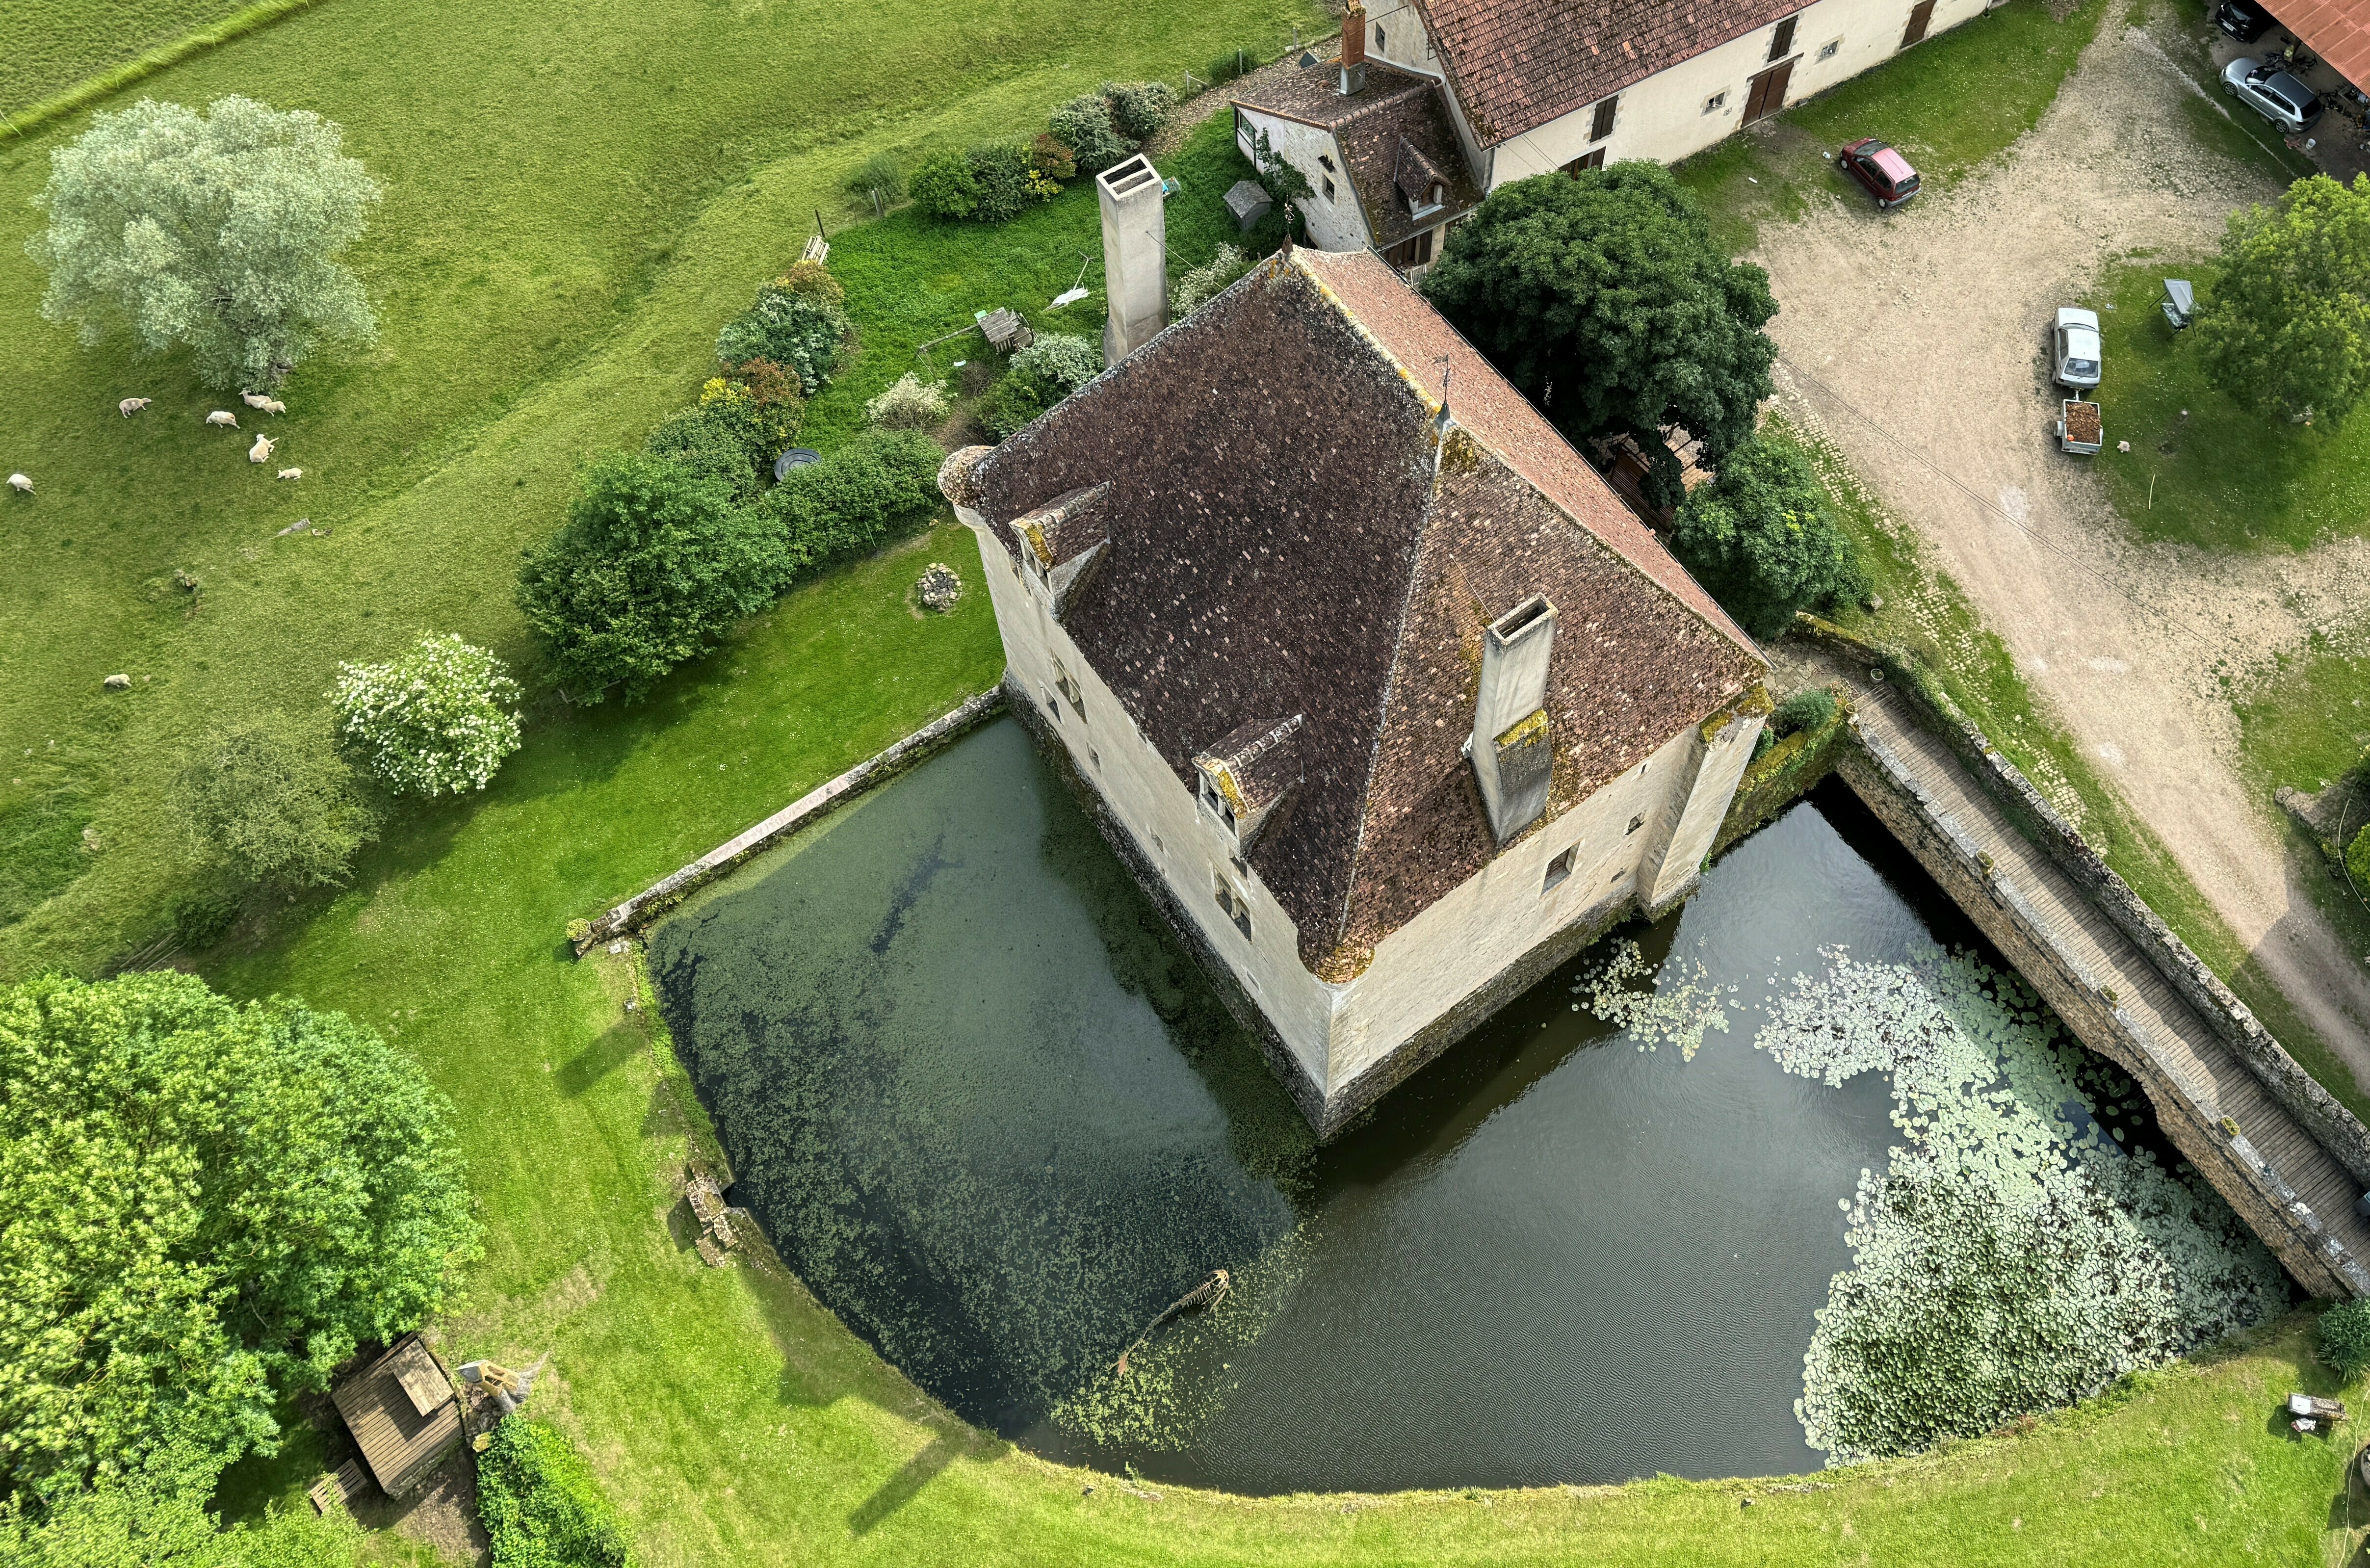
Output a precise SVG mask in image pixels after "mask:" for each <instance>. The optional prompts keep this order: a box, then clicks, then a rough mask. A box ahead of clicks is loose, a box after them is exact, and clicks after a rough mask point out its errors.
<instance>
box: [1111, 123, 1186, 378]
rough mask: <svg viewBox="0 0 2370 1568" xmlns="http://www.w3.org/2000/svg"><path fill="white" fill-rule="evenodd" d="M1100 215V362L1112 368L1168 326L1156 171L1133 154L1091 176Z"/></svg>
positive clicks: (1163, 214) (1163, 210)
mask: <svg viewBox="0 0 2370 1568" xmlns="http://www.w3.org/2000/svg"><path fill="white" fill-rule="evenodd" d="M1095 195H1096V197H1097V199H1098V200H1099V202H1100V203H1101V206H1102V213H1103V293H1104V294H1105V295H1106V296H1108V297H1109V299H1110V320H1109V321H1107V322H1105V323H1104V324H1103V363H1105V364H1117V363H1119V362H1120V361H1122V360H1123V359H1125V358H1127V356H1128V355H1130V354H1132V353H1133V352H1135V351H1136V350H1138V349H1140V348H1142V347H1143V346H1144V345H1145V344H1146V343H1148V342H1150V341H1151V340H1153V338H1154V336H1155V335H1156V334H1157V333H1158V332H1159V330H1160V329H1162V328H1164V327H1166V326H1168V202H1167V201H1166V200H1165V199H1164V198H1163V197H1162V195H1161V193H1160V171H1159V170H1158V169H1156V168H1155V167H1152V160H1151V159H1149V158H1147V157H1145V156H1144V155H1143V154H1141V153H1138V154H1137V155H1136V156H1133V157H1132V158H1129V159H1128V160H1127V161H1126V162H1124V163H1122V164H1118V165H1115V166H1113V167H1110V168H1107V169H1105V170H1103V172H1102V173H1100V174H1099V175H1097V176H1095Z"/></svg>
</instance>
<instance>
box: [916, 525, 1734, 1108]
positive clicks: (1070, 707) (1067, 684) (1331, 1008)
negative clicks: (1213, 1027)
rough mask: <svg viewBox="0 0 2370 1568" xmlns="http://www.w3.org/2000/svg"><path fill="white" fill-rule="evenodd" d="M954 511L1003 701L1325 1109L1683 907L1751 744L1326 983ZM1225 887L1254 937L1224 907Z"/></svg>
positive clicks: (1507, 868)
mask: <svg viewBox="0 0 2370 1568" xmlns="http://www.w3.org/2000/svg"><path fill="white" fill-rule="evenodd" d="M955 510H956V513H957V515H958V516H959V517H960V518H961V520H962V521H963V522H964V523H965V524H966V525H969V526H970V527H971V528H972V530H973V531H974V533H975V534H976V535H977V536H978V537H979V541H980V557H981V561H982V564H983V568H984V571H983V575H984V577H985V578H986V580H987V585H988V594H989V596H990V598H991V600H992V601H993V603H994V604H995V619H996V626H997V628H998V629H999V630H1000V631H1001V633H1002V634H1003V639H1004V651H1005V658H1006V661H1007V685H1008V686H1012V687H1017V688H1018V691H1019V692H1020V693H1021V694H1023V695H1025V696H1026V698H1028V699H1029V700H1030V701H1031V702H1033V703H1034V705H1035V706H1036V708H1037V709H1038V711H1039V712H1040V713H1041V714H1043V715H1045V716H1046V720H1047V721H1046V723H1045V724H1044V725H1043V728H1045V729H1047V730H1049V731H1051V732H1053V734H1055V735H1057V736H1059V737H1060V739H1061V741H1062V743H1063V744H1064V747H1065V748H1066V749H1067V751H1068V753H1069V755H1070V758H1071V761H1072V764H1073V766H1074V767H1075V768H1076V772H1077V773H1078V775H1079V777H1080V778H1084V779H1085V780H1087V783H1088V784H1090V785H1091V786H1092V787H1093V789H1094V790H1096V791H1097V793H1098V794H1099V796H1100V797H1101V799H1102V801H1103V802H1104V805H1105V807H1106V808H1107V809H1108V811H1109V812H1110V815H1111V817H1112V818H1113V819H1115V820H1116V822H1117V823H1118V824H1119V825H1120V826H1121V827H1122V829H1123V830H1124V831H1125V832H1126V834H1127V835H1128V836H1129V837H1130V838H1131V839H1132V840H1133V843H1134V846H1135V849H1136V852H1137V854H1138V856H1139V857H1140V859H1141V860H1142V862H1143V863H1145V864H1147V865H1149V866H1150V867H1152V868H1153V870H1155V871H1156V873H1157V875H1158V876H1159V877H1160V879H1161V881H1162V882H1165V883H1166V884H1167V886H1168V890H1169V892H1170V894H1171V895H1172V896H1173V899H1174V901H1175V904H1176V905H1177V906H1178V907H1179V908H1180V909H1181V910H1182V911H1183V913H1184V917H1186V918H1187V919H1189V920H1191V921H1192V922H1193V923H1194V925H1195V926H1196V928H1198V929H1199V931H1200V934H1201V936H1202V940H1203V942H1204V944H1205V946H1206V948H1207V949H1208V951H1210V952H1211V953H1213V954H1214V955H1216V957H1217V959H1218V960H1219V962H1221V963H1224V964H1225V965H1226V967H1227V969H1228V971H1229V973H1230V974H1232V975H1233V977H1234V978H1235V980H1236V981H1237V984H1238V985H1240V986H1241V987H1242V989H1243V991H1244V992H1245V993H1246V994H1247V995H1248V997H1249V998H1250V999H1251V1000H1252V1002H1253V1003H1254V1004H1255V1005H1256V1006H1257V1007H1258V1008H1259V1009H1260V1011H1261V1013H1263V1014H1264V1015H1265V1017H1266V1018H1267V1020H1268V1021H1269V1023H1270V1024H1271V1027H1272V1028H1273V1029H1274V1031H1275V1032H1276V1034H1277V1035H1278V1036H1279V1037H1280V1038H1281V1040H1282V1042H1283V1046H1284V1048H1285V1049H1286V1050H1287V1051H1288V1052H1289V1053H1290V1054H1291V1055H1292V1057H1293V1059H1294V1061H1295V1062H1296V1063H1297V1064H1298V1065H1299V1067H1300V1069H1301V1071H1302V1072H1303V1073H1304V1074H1305V1075H1306V1078H1307V1080H1308V1082H1309V1083H1310V1084H1311V1085H1312V1086H1313V1087H1314V1088H1315V1089H1316V1090H1317V1092H1318V1093H1319V1094H1320V1095H1321V1096H1322V1097H1323V1099H1324V1101H1325V1102H1326V1104H1327V1105H1328V1106H1329V1107H1330V1106H1333V1105H1336V1104H1340V1103H1341V1102H1343V1101H1349V1100H1352V1099H1353V1098H1361V1097H1362V1096H1361V1094H1360V1091H1361V1090H1362V1089H1363V1086H1362V1084H1361V1082H1360V1080H1361V1078H1363V1077H1364V1076H1365V1075H1367V1074H1368V1073H1370V1072H1372V1071H1373V1070H1374V1069H1375V1067H1376V1066H1379V1065H1381V1064H1383V1063H1384V1062H1385V1061H1386V1059H1387V1058H1389V1057H1390V1056H1391V1055H1392V1054H1393V1053H1394V1052H1396V1051H1398V1049H1399V1048H1400V1047H1401V1046H1403V1045H1405V1044H1407V1043H1409V1041H1411V1040H1413V1039H1414V1038H1415V1037H1416V1036H1417V1035H1419V1034H1420V1033H1421V1032H1423V1031H1424V1030H1426V1029H1427V1028H1428V1027H1429V1026H1431V1025H1432V1024H1433V1023H1435V1022H1436V1021H1437V1020H1440V1019H1441V1018H1442V1017H1443V1016H1444V1014H1448V1013H1450V1012H1452V1011H1453V1010H1454V1009H1455V1007H1456V1005H1457V1004H1458V1003H1459V1002H1461V1001H1463V1000H1465V999H1466V998H1467V997H1471V996H1473V995H1474V994H1475V993H1476V992H1478V991H1480V990H1481V989H1483V988H1484V987H1485V986H1489V984H1490V982H1491V981H1493V980H1494V979H1496V978H1497V977H1498V976H1499V975H1500V974H1502V973H1503V972H1504V971H1506V970H1507V969H1508V968H1509V967H1510V966H1512V965H1513V964H1514V963H1517V961H1519V960H1521V959H1522V958H1523V957H1524V955H1525V954H1528V953H1530V952H1532V951H1534V950H1535V949H1536V948H1538V947H1539V946H1540V945H1541V944H1542V943H1545V942H1547V940H1550V939H1551V938H1553V937H1555V936H1556V935H1557V934H1558V933H1559V932H1561V931H1564V930H1566V929H1567V928H1570V927H1572V926H1574V925H1575V924H1585V925H1587V926H1591V927H1596V926H1601V925H1603V924H1604V923H1605V922H1607V921H1609V920H1610V919H1611V918H1612V917H1614V916H1615V915H1616V914H1618V913H1620V912H1622V911H1624V910H1626V909H1628V907H1630V906H1632V905H1633V904H1634V905H1638V906H1642V907H1646V908H1649V909H1652V910H1655V911H1657V912H1659V910H1660V909H1661V908H1662V907H1664V906H1667V905H1668V904H1669V903H1670V902H1671V901H1673V900H1674V899H1675V898H1676V897H1678V896H1681V895H1682V894H1685V893H1686V892H1687V891H1688V890H1689V889H1691V888H1692V887H1693V885H1694V881H1695V874H1696V870H1697V866H1698V865H1699V864H1700V862H1701V861H1702V859H1703V858H1704V856H1705V855H1706V854H1708V852H1709V850H1710V847H1711V840H1712V836H1713V834H1714V833H1715V832H1717V830H1718V828H1719V826H1720V820H1721V818H1722V816H1723V815H1724V814H1725V813H1726V811H1727V807H1728V802H1729V799H1730V797H1731V795H1732V794H1733V793H1734V790H1735V787H1736V782H1737V778H1738V777H1739V775H1740V774H1741V773H1742V772H1743V767H1744V764H1745V762H1746V761H1747V760H1748V759H1749V758H1750V756H1751V755H1752V751H1753V743H1754V737H1755V736H1757V735H1758V734H1759V733H1760V732H1761V725H1762V720H1761V717H1760V715H1759V714H1758V713H1757V712H1754V711H1752V710H1751V709H1750V708H1749V706H1748V707H1747V708H1744V709H1738V710H1736V711H1735V712H1734V713H1733V714H1732V715H1731V716H1728V717H1726V718H1724V719H1715V720H1713V721H1710V722H1708V723H1707V724H1705V725H1703V726H1699V727H1698V726H1690V727H1688V728H1687V729H1685V730H1684V731H1682V732H1679V733H1678V734H1677V735H1674V736H1673V737H1672V738H1671V739H1670V740H1669V741H1668V742H1666V743H1665V744H1663V745H1662V747H1661V749H1660V750H1658V751H1657V752H1655V753H1654V755H1652V756H1651V757H1650V758H1648V759H1647V761H1646V762H1645V763H1643V764H1642V765H1640V766H1639V767H1634V768H1631V769H1630V770H1629V771H1628V773H1626V774H1624V775H1623V776H1622V777H1621V778H1616V779H1614V780H1612V781H1611V782H1610V783H1607V784H1606V785H1605V786H1604V787H1603V788H1601V789H1599V790H1597V791H1596V793H1595V794H1593V795H1592V796H1590V797H1589V798H1588V799H1587V800H1585V801H1582V802H1580V803H1579V804H1578V805H1576V806H1574V807H1572V808H1571V809H1570V810H1569V811H1567V812H1565V813H1562V814H1561V815H1560V816H1557V817H1554V818H1552V819H1550V820H1549V821H1547V823H1546V824H1544V825H1542V826H1540V827H1537V828H1535V829H1533V830H1532V831H1531V832H1530V833H1529V834H1528V835H1526V836H1524V837H1522V838H1519V839H1518V840H1517V841H1516V842H1515V843H1513V845H1512V846H1510V847H1507V848H1506V849H1505V850H1504V851H1502V852H1501V853H1500V854H1499V855H1497V856H1496V857H1494V858H1493V859H1491V860H1490V862H1489V863H1488V864H1487V865H1486V866H1484V867H1483V868H1482V870H1480V871H1479V872H1478V873H1476V874H1475V875H1474V876H1472V877H1470V878H1468V879H1467V881H1466V882H1464V883H1463V884H1462V885H1460V886H1458V887H1456V888H1455V889H1454V890H1452V891H1451V892H1450V893H1448V894H1446V895H1445V896H1444V897H1442V898H1440V899H1438V900H1436V901H1435V902H1434V903H1432V905H1429V906H1428V907H1426V908H1425V909H1424V910H1423V911H1422V912H1421V914H1419V915H1417V916H1416V917H1415V918H1413V919H1412V920H1410V921H1409V922H1408V923H1407V924H1406V925H1405V926H1403V927H1401V928H1398V930H1396V931H1394V932H1392V933H1391V934H1390V935H1389V936H1387V937H1386V938H1385V939H1384V940H1383V941H1382V943H1381V945H1380V946H1378V947H1377V948H1376V949H1375V955H1374V958H1373V961H1372V962H1371V963H1368V965H1367V966H1366V968H1365V969H1364V970H1363V972H1362V973H1361V974H1358V975H1357V976H1356V977H1355V978H1354V979H1352V980H1349V981H1347V982H1345V983H1340V984H1335V983H1331V982H1328V981H1325V980H1322V979H1319V978H1318V977H1317V975H1315V974H1311V973H1310V972H1309V971H1308V969H1307V967H1306V965H1305V964H1304V963H1302V962H1301V958H1300V949H1299V932H1298V930H1297V928H1295V927H1294V923H1293V921H1292V918H1291V917H1290V916H1288V915H1287V914H1286V913H1285V912H1284V910H1283V905H1280V904H1278V903H1277V902H1276V900H1275V898H1274V897H1273V895H1272V894H1270V893H1269V891H1268V889H1267V888H1266V886H1265V885H1264V884H1263V883H1262V882H1260V878H1259V876H1258V874H1257V873H1256V872H1255V871H1253V870H1248V864H1247V862H1238V861H1237V860H1236V859H1234V850H1235V842H1234V837H1233V835H1232V833H1231V831H1230V830H1228V829H1227V828H1225V826H1224V825H1222V824H1220V823H1219V821H1218V820H1217V818H1216V817H1215V816H1214V814H1213V813H1211V812H1210V811H1209V810H1208V809H1206V808H1205V807H1204V806H1203V805H1202V803H1201V801H1200V800H1199V798H1198V796H1197V794H1196V792H1195V791H1194V790H1192V789H1191V788H1190V787H1189V786H1188V785H1186V784H1185V783H1184V782H1183V781H1182V780H1180V779H1179V778H1178V776H1177V774H1176V773H1175V771H1174V770H1172V769H1171V768H1170V767H1169V766H1168V763H1167V762H1166V761H1165V760H1164V759H1163V758H1162V757H1161V755H1160V754H1159V753H1158V751H1157V750H1156V749H1155V748H1154V746H1153V745H1152V744H1151V742H1150V741H1148V740H1147V739H1145V736H1144V734H1143V732H1141V731H1140V730H1139V729H1137V727H1136V725H1135V722H1134V720H1133V717H1132V716H1131V715H1130V714H1129V713H1128V711H1127V709H1125V707H1124V706H1122V703H1121V702H1120V700H1119V698H1117V697H1116V696H1115V695H1114V694H1113V693H1112V692H1111V691H1110V688H1109V687H1108V686H1105V685H1104V684H1103V682H1102V680H1101V678H1100V676H1099V675H1098V674H1096V673H1095V670H1094V668H1093V666H1092V665H1090V664H1089V663H1087V660H1086V659H1085V658H1084V656H1083V655H1081V654H1080V652H1079V651H1078V650H1077V648H1076V645H1075V644H1073V643H1072V642H1071V640H1070V639H1069V635H1068V633H1067V632H1065V631H1064V629H1063V628H1062V626H1061V623H1060V622H1059V621H1058V620H1057V619H1056V618H1055V617H1053V612H1052V609H1051V606H1050V605H1049V604H1048V602H1047V596H1046V594H1045V592H1044V591H1043V590H1042V589H1041V588H1040V587H1039V586H1037V585H1036V584H1034V583H1032V582H1030V580H1028V579H1027V578H1026V577H1024V576H1023V574H1022V572H1021V571H1020V569H1019V567H1018V565H1017V564H1016V563H1015V562H1014V560H1013V559H1012V556H1011V554H1010V552H1009V551H1008V550H1007V549H1006V548H1005V547H1004V545H1003V543H1002V541H1001V540H1000V539H998V538H996V537H995V532H994V530H993V529H992V528H991V527H989V526H988V525H986V524H985V522H984V519H983V518H982V517H981V516H980V514H979V513H977V512H976V511H974V510H973V509H972V508H970V507H967V506H958V507H957V508H956V509H955ZM1065 689H1066V690H1067V691H1068V692H1070V693H1074V694H1075V699H1074V698H1073V697H1072V696H1068V695H1064V692H1065ZM1706 731H1709V732H1710V735H1709V738H1708V739H1707V737H1706V734H1705V732H1706ZM1474 809H1475V810H1476V811H1478V810H1479V809H1480V807H1479V803H1478V795H1477V797H1476V804H1475V808H1474ZM1289 830H1290V829H1289V824H1286V825H1285V826H1284V828H1283V831H1289ZM1559 858H1561V859H1562V862H1563V863H1562V864H1561V866H1559V867H1556V874H1555V875H1554V876H1553V877H1552V879H1551V878H1550V868H1551V866H1554V865H1555V863H1556V862H1557V861H1558V860H1559ZM1551 881H1552V885H1550V882H1551ZM1222 883H1223V884H1224V885H1225V887H1226V889H1227V890H1228V892H1229V894H1230V895H1231V896H1232V898H1233V899H1235V900H1236V901H1237V908H1239V909H1241V910H1242V911H1244V912H1245V914H1246V916H1247V917H1248V922H1249V930H1248V933H1246V932H1245V931H1244V930H1243V929H1242V928H1241V927H1240V925H1239V924H1238V923H1237V920H1236V919H1235V918H1234V917H1233V916H1232V915H1231V914H1230V913H1229V912H1228V910H1227V909H1226V908H1225V906H1224V905H1222V904H1221V903H1220V901H1219V898H1218V896H1217V895H1218V890H1219V887H1220V885H1221V884H1222ZM1477 1021H1478V1020H1477Z"/></svg>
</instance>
